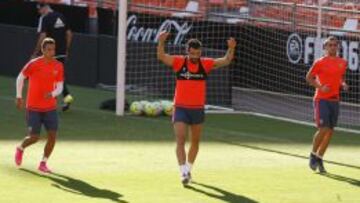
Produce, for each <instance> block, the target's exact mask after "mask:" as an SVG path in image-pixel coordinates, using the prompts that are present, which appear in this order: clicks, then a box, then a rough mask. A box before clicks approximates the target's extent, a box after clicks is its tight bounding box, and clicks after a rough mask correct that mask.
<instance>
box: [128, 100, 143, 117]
mask: <svg viewBox="0 0 360 203" xmlns="http://www.w3.org/2000/svg"><path fill="white" fill-rule="evenodd" d="M143 109H144V108H143V104H142V103H140V102H137V101H134V102H132V103H131V105H130V112H131V113H132V114H134V115H141V114H142V113H143Z"/></svg>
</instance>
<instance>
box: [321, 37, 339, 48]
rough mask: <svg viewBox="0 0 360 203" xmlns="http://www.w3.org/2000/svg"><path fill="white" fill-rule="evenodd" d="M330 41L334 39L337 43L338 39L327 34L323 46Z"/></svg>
mask: <svg viewBox="0 0 360 203" xmlns="http://www.w3.org/2000/svg"><path fill="white" fill-rule="evenodd" d="M331 41H335V42H336V43H337V44H339V40H338V39H337V38H336V37H334V36H329V37H328V38H326V39H325V41H324V43H323V45H324V47H325V46H326V45H327V44H328V43H329V42H331Z"/></svg>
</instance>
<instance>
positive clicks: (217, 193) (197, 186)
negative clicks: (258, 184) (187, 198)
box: [185, 182, 257, 203]
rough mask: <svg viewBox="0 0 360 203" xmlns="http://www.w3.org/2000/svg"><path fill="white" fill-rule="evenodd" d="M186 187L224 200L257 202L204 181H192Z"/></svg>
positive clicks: (238, 202)
mask: <svg viewBox="0 0 360 203" xmlns="http://www.w3.org/2000/svg"><path fill="white" fill-rule="evenodd" d="M185 188H186V189H189V190H193V191H195V192H198V193H201V194H204V195H206V196H209V197H212V198H215V199H218V200H221V201H223V202H229V203H257V201H255V200H252V199H249V198H247V197H244V196H241V195H238V194H235V193H232V192H229V191H226V190H223V189H221V188H218V187H215V186H211V185H207V184H204V183H198V182H192V183H191V184H189V185H186V186H185ZM208 190H213V191H214V192H209V191H208Z"/></svg>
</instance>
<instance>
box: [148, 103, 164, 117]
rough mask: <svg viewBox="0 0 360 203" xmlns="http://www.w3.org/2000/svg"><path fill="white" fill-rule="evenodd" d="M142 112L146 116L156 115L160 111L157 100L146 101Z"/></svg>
mask: <svg viewBox="0 0 360 203" xmlns="http://www.w3.org/2000/svg"><path fill="white" fill-rule="evenodd" d="M144 112H145V114H146V115H147V116H152V117H154V116H158V115H160V114H161V112H162V108H161V105H160V103H159V102H148V103H146V104H145V106H144Z"/></svg>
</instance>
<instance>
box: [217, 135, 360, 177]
mask: <svg viewBox="0 0 360 203" xmlns="http://www.w3.org/2000/svg"><path fill="white" fill-rule="evenodd" d="M217 140H218V141H220V142H223V143H227V144H230V145H235V146H239V147H244V148H248V149H253V150H258V151H264V152H270V153H275V154H280V155H284V156H291V157H296V158H300V159H306V160H308V159H309V157H307V156H303V155H299V154H294V153H290V152H283V151H279V150H275V149H268V148H264V147H258V146H253V145H247V144H241V143H238V142H230V141H225V140H220V139H217ZM324 162H325V163H329V164H333V165H338V166H344V167H348V168H353V169H358V170H360V166H356V165H351V164H346V163H340V162H336V161H328V160H324Z"/></svg>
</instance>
